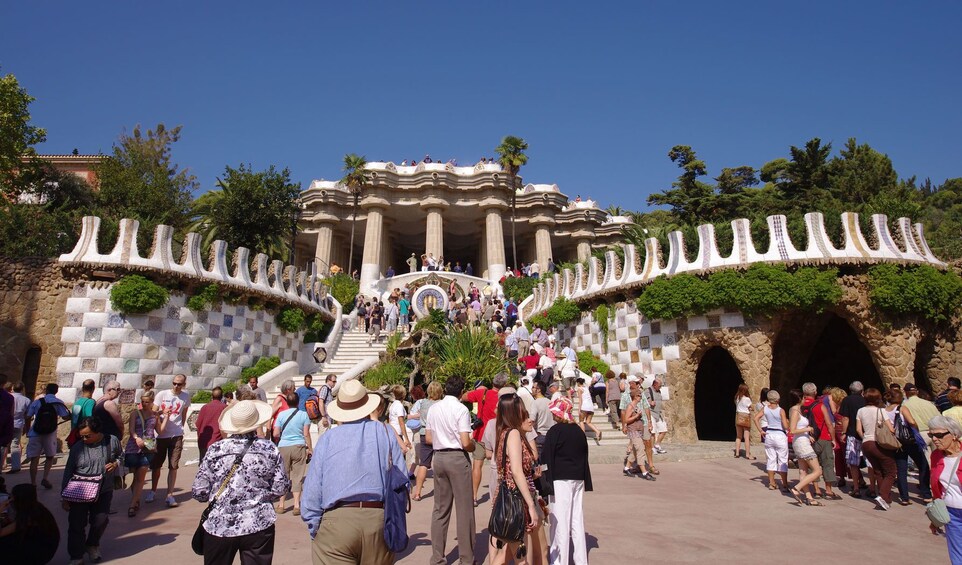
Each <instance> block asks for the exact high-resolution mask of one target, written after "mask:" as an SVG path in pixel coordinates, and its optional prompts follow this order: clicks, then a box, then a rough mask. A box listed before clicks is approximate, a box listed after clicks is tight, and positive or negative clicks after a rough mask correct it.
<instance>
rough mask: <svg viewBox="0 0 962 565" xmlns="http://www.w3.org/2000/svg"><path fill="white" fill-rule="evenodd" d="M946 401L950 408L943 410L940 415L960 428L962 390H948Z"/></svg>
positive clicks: (961, 422)
mask: <svg viewBox="0 0 962 565" xmlns="http://www.w3.org/2000/svg"><path fill="white" fill-rule="evenodd" d="M948 399H949V402H950V403H951V404H952V407H951V408H949V409H948V410H943V411H942V415H943V416H945V417H947V418H952V419H953V420H955V421H956V422H958V423H959V425H960V426H962V390H959V389H954V390H950V391H949V394H948Z"/></svg>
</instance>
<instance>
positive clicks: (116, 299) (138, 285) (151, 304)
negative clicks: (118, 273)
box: [110, 275, 170, 314]
mask: <svg viewBox="0 0 962 565" xmlns="http://www.w3.org/2000/svg"><path fill="white" fill-rule="evenodd" d="M169 299H170V293H168V292H167V289H166V288H164V287H162V286H160V285H158V284H156V283H154V282H153V281H149V280H147V279H145V278H144V277H142V276H140V275H126V276H124V277H121V279H120V280H119V281H117V282H116V283H115V284H114V286H113V288H111V289H110V304H111V306H112V307H113V308H114V309H115V310H117V311H118V312H122V313H124V314H145V313H147V312H150V311H152V310H156V309H158V308H161V307H163V306H164V305H165V304H167V301H168V300H169Z"/></svg>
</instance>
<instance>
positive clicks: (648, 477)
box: [641, 472, 658, 481]
mask: <svg viewBox="0 0 962 565" xmlns="http://www.w3.org/2000/svg"><path fill="white" fill-rule="evenodd" d="M641 478H642V479H645V480H646V481H657V480H658V479H656V478H655V476H654V475H652V474H651V473H647V472H645V473H642V474H641Z"/></svg>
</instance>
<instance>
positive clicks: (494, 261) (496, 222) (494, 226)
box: [478, 207, 506, 283]
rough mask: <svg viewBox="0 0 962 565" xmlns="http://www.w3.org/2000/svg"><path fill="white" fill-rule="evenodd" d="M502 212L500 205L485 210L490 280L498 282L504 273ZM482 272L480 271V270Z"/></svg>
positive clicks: (486, 248) (486, 255) (485, 233)
mask: <svg viewBox="0 0 962 565" xmlns="http://www.w3.org/2000/svg"><path fill="white" fill-rule="evenodd" d="M501 212H502V209H500V208H498V207H490V208H487V209H485V210H484V239H485V241H484V245H485V253H484V256H485V258H486V259H487V268H488V280H489V281H491V282H492V283H497V282H498V281H499V280H501V277H502V276H503V275H504V272H505V269H506V266H505V261H504V231H503V230H502V229H501ZM478 272H479V273H480V271H478Z"/></svg>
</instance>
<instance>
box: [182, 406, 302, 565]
mask: <svg viewBox="0 0 962 565" xmlns="http://www.w3.org/2000/svg"><path fill="white" fill-rule="evenodd" d="M270 419H271V407H270V405H269V404H267V403H266V402H261V401H259V400H240V401H238V402H235V403H234V404H232V405H230V406H228V407H227V408H225V409H224V411H223V412H222V413H221V415H220V419H219V424H220V431H221V434H222V435H223V436H225V439H222V440H220V441H218V442H217V443H214V444H213V445H211V446H210V448H209V449H208V450H207V455H205V456H204V459H203V460H202V461H201V463H200V468H198V469H197V476H196V477H195V478H194V485H193V488H192V495H193V497H194V498H195V499H197V500H199V501H200V502H208V501H210V506H209V508H210V513H209V514H208V516H207V519H206V520H204V521H203V522H202V524H201V525H202V526H203V528H204V532H205V534H204V544H203V545H204V547H203V555H204V564H205V565H212V564H225V565H227V564H230V563H233V562H234V556H235V555H237V553H238V552H239V553H240V561H241V564H242V565H248V564H250V565H255V564H257V565H260V564H269V563H271V561H272V559H273V557H274V522H275V521H276V520H277V514H276V513H275V511H274V504H273V503H274V502H275V501H277V500H279V499H280V498H281V496H284V495H285V494H286V493H287V491H288V490H290V488H291V480H290V479H289V478H288V476H287V471H286V470H285V469H284V462H283V461H282V460H281V455H280V452H279V451H278V450H277V447H276V446H275V445H274V443H273V442H272V441H270V440H267V439H262V438H258V437H257V430H258V429H259V428H261V427H262V426H264V424H266V423H267V422H269V421H270Z"/></svg>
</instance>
